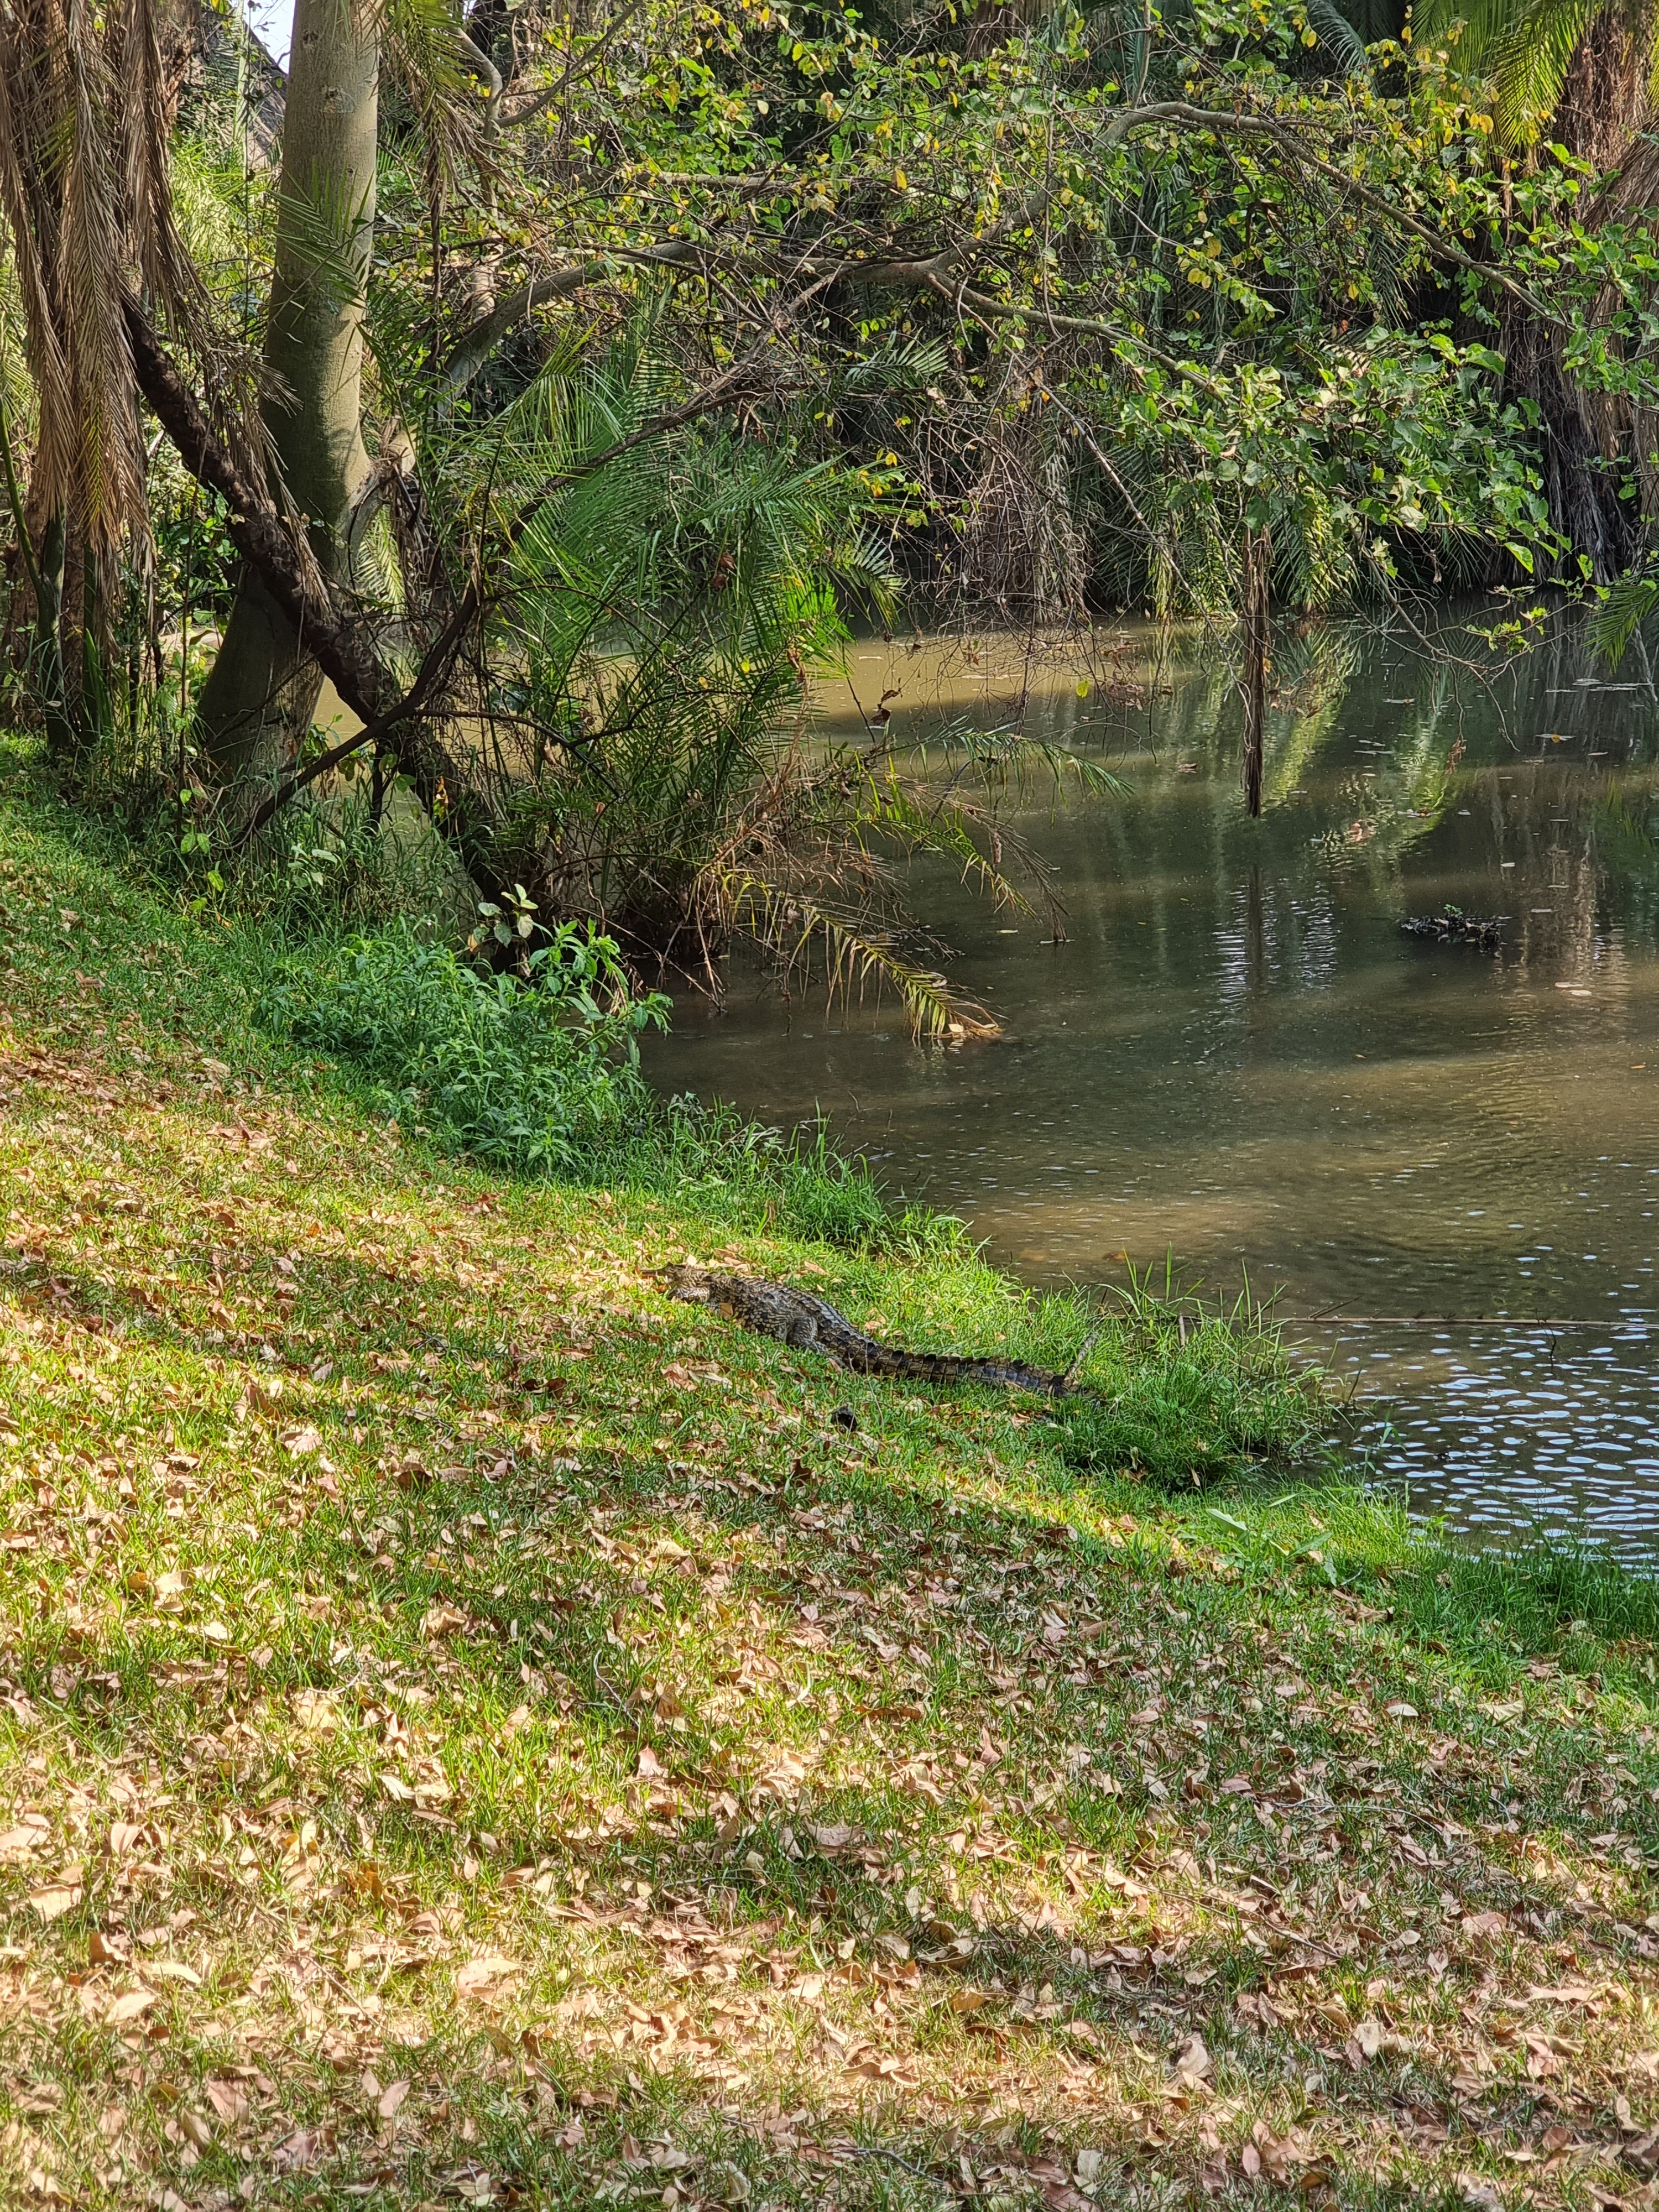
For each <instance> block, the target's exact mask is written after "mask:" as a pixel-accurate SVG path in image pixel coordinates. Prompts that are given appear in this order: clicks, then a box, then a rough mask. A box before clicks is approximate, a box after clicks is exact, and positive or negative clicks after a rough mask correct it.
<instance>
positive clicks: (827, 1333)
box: [657, 1265, 1100, 1398]
mask: <svg viewBox="0 0 1659 2212" xmlns="http://www.w3.org/2000/svg"><path fill="white" fill-rule="evenodd" d="M657 1273H659V1276H660V1277H661V1278H662V1279H664V1280H665V1282H666V1283H667V1285H668V1295H669V1296H670V1297H672V1298H681V1299H684V1301H685V1303H686V1304H689V1305H707V1306H713V1307H714V1309H715V1310H717V1311H718V1312H720V1313H722V1314H724V1315H726V1316H727V1318H728V1319H730V1320H732V1321H738V1322H742V1323H743V1325H744V1328H752V1329H753V1330H754V1331H755V1332H756V1334H757V1335H760V1336H775V1337H776V1339H777V1340H778V1341H779V1343H781V1344H787V1345H789V1346H793V1348H794V1349H795V1350H796V1351H798V1352H823V1353H824V1354H825V1355H826V1356H827V1357H828V1358H831V1359H834V1360H836V1361H838V1362H839V1363H840V1364H841V1365H842V1366H843V1367H848V1368H851V1369H852V1370H853V1371H854V1373H855V1374H859V1375H892V1376H902V1377H904V1378H905V1379H906V1380H907V1381H910V1382H915V1383H988V1384H989V1385H991V1386H992V1387H993V1388H994V1389H1002V1390H1030V1391H1031V1392H1033V1393H1034V1394H1035V1395H1036V1396H1038V1397H1040V1398H1069V1397H1071V1396H1073V1395H1075V1393H1076V1391H1077V1389H1078V1383H1077V1376H1078V1370H1079V1368H1080V1367H1081V1366H1082V1364H1083V1362H1084V1360H1085V1358H1087V1357H1088V1355H1089V1353H1090V1352H1091V1350H1092V1349H1093V1346H1094V1345H1095V1343H1096V1340H1097V1338H1098V1336H1099V1334H1100V1332H1099V1331H1098V1330H1097V1331H1096V1332H1095V1334H1094V1335H1093V1336H1091V1338H1090V1339H1089V1340H1088V1342H1087V1343H1086V1344H1085V1346H1083V1348H1082V1350H1081V1351H1080V1352H1079V1353H1078V1355H1077V1358H1075V1359H1074V1360H1073V1362H1072V1364H1071V1365H1070V1366H1069V1367H1068V1368H1066V1370H1065V1371H1064V1373H1063V1374H1062V1373H1060V1372H1057V1371H1056V1370H1054V1369H1053V1368H1048V1367H1031V1366H1028V1365H1027V1364H1026V1363H1025V1361H1024V1360H1023V1359H998V1358H987V1359H978V1358H969V1356H967V1355H966V1354H964V1353H962V1352H911V1351H909V1350H908V1349H907V1347H906V1346H903V1345H902V1344H882V1343H879V1342H878V1340H877V1339H876V1338H874V1337H873V1336H866V1334H865V1333H864V1331H863V1330H862V1329H861V1328H854V1326H853V1324H852V1322H850V1321H848V1318H847V1316H846V1315H845V1314H842V1313H837V1312H836V1309H835V1307H834V1306H832V1305H831V1304H829V1300H828V1299H827V1298H820V1297H814V1296H813V1294H812V1292H811V1291H798V1290H795V1289H794V1288H793V1286H792V1285H789V1284H787V1283H769V1282H766V1281H764V1280H763V1279H762V1278H761V1277H759V1276H757V1275H717V1274H714V1273H710V1271H709V1270H708V1268H706V1267H695V1266H689V1265H688V1266H684V1267H662V1268H659V1269H658V1270H657Z"/></svg>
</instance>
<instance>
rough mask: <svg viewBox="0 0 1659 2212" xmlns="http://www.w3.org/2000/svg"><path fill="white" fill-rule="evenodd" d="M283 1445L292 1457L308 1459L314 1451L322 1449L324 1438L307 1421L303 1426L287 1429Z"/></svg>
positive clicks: (284, 1433)
mask: <svg viewBox="0 0 1659 2212" xmlns="http://www.w3.org/2000/svg"><path fill="white" fill-rule="evenodd" d="M282 1446H283V1450H284V1451H285V1452H286V1453H287V1454H288V1455H289V1458H290V1459H307V1458H308V1457H309V1456H310V1455H311V1454H312V1453H313V1452H318V1451H321V1449H322V1448H323V1439H322V1437H321V1436H320V1435H319V1432H318V1431H317V1430H316V1429H314V1428H313V1426H312V1425H311V1423H310V1422H309V1421H307V1423H306V1425H305V1426H304V1427H303V1428H300V1429H285V1430H284V1431H283V1436H282Z"/></svg>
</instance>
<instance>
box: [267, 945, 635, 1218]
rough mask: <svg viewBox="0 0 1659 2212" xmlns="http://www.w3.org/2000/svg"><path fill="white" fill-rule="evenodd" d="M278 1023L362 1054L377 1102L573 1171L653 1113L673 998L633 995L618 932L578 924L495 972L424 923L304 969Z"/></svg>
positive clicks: (497, 1153) (447, 1132)
mask: <svg viewBox="0 0 1659 2212" xmlns="http://www.w3.org/2000/svg"><path fill="white" fill-rule="evenodd" d="M270 1013H271V1016H272V1018H274V1019H275V1020H276V1021H277V1022H278V1023H280V1024H283V1025H285V1026H286V1027H287V1029H288V1030H289V1033H290V1034H291V1035H292V1036H293V1037H294V1038H295V1042H298V1043H301V1044H304V1045H310V1046H316V1047H321V1048H324V1049H325V1050H327V1051H330V1052H333V1053H337V1054H339V1055H341V1056H342V1057H343V1058H344V1059H347V1060H351V1061H353V1062H354V1063H355V1064H356V1066H359V1067H361V1068H362V1070H363V1071H364V1073H366V1074H368V1076H369V1077H370V1078H371V1079H372V1080H373V1082H374V1085H375V1101H376V1103H377V1104H378V1105H379V1106H380V1108H381V1109H382V1110H384V1111H387V1112H391V1113H395V1114H397V1115H400V1116H402V1117H404V1118H406V1119H408V1120H409V1121H411V1122H414V1123H416V1124H417V1125H419V1124H424V1125H426V1126H427V1127H429V1128H430V1129H431V1131H432V1133H434V1134H435V1136H436V1137H438V1139H440V1140H441V1142H444V1143H446V1144H450V1145H453V1146H456V1147H458V1148H460V1149H465V1151H468V1152H472V1153H474V1154H475V1155H477V1157H478V1158H481V1159H487V1160H492V1161H496V1162H499V1163H501V1164H503V1165H505V1166H507V1167H510V1168H513V1169H514V1170H517V1171H518V1172H520V1173H521V1174H529V1175H546V1174H558V1173H560V1172H562V1171H563V1170H568V1169H569V1168H570V1167H572V1166H573V1165H574V1164H575V1163H576V1162H577V1161H578V1160H579V1159H580V1158H582V1156H583V1155H584V1153H585V1152H592V1150H594V1149H595V1148H596V1147H597V1146H599V1145H600V1144H602V1143H603V1142H604V1141H605V1139H607V1138H611V1137H614V1135H615V1133H617V1130H618V1129H619V1128H621V1127H623V1125H624V1124H625V1122H626V1121H628V1120H629V1117H630V1116H635V1115H640V1114H641V1113H644V1112H647V1110H648V1104H649V1094H648V1092H647V1090H646V1088H645V1085H644V1083H643V1080H642V1079H641V1076H640V1073H639V1036H640V1032H641V1030H643V1029H645V1028H647V1026H649V1025H651V1024H657V1025H659V1026H662V1025H664V1024H665V1021H666V1015H667V1001H666V1000H663V999H659V998H647V999H636V998H634V997H633V996H631V995H630V994H629V989H628V983H627V977H626V975H625V974H624V971H623V968H622V966H621V963H620V962H619V960H618V958H617V948H616V946H615V945H613V944H612V943H611V940H610V939H608V938H605V937H601V936H599V935H597V934H596V933H594V932H593V931H592V930H591V929H583V928H580V927H578V926H577V925H575V924H574V923H566V924H563V925H562V926H561V927H559V928H557V929H556V930H555V931H554V932H553V933H552V934H551V936H550V939H549V941H548V942H547V943H545V944H544V945H540V946H539V947H538V949H537V950H536V951H533V952H532V953H530V954H529V955H528V956H527V957H526V960H525V963H524V972H523V973H522V974H517V975H491V974H489V973H487V972H481V971H480V970H479V969H477V968H475V967H472V966H471V965H469V964H468V963H466V962H465V961H464V960H462V959H460V958H459V957H457V955H456V954H455V953H454V952H453V951H450V950H449V948H448V947H447V945H434V944H429V943H425V942H422V939H421V938H420V936H419V935H418V934H417V933H416V932H415V931H414V930H413V929H411V928H410V927H406V926H405V927H402V928H394V929H392V930H390V931H388V932H386V933H385V934H383V935H381V936H378V937H359V938H355V939H349V940H348V941H347V942H346V943H345V944H344V945H341V946H340V947H339V948H338V949H337V951H334V952H333V953H332V954H331V955H327V956H325V957H321V958H320V959H319V957H318V954H317V953H316V951H309V952H307V954H306V955H303V956H301V957H298V958H296V960H295V962H294V963H293V964H292V967H291V969H290V979H289V981H288V982H287V984H286V985H285V986H283V987H281V988H279V989H278V990H277V991H276V993H275V994H273V996H272V1000H271V1004H270Z"/></svg>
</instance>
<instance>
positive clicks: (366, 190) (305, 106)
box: [198, 0, 380, 776]
mask: <svg viewBox="0 0 1659 2212" xmlns="http://www.w3.org/2000/svg"><path fill="white" fill-rule="evenodd" d="M379 76H380V45H379V40H378V38H377V36H376V34H375V31H374V26H373V20H372V17H371V15H370V13H369V11H368V7H367V6H366V4H365V0H298V5H297V7H296V9H295V18H294V50H293V61H292V65H291V69H290V73H289V87H288V102H287V110H286V114H285V118H284V122H283V167H282V182H281V204H280V209H279V212H278V216H277V232H276V274H275V277H274V280H273V283H272V286H271V296H270V321H269V325H268V328H267V331H266V337H265V361H266V363H267V366H268V367H269V368H270V369H271V370H272V372H273V374H274V379H275V380H276V392H275V394H274V396H273V397H272V398H270V399H268V400H267V402H266V404H265V410H264V411H265V420H266V423H267V426H268V428H269V429H270V435H271V442H272V444H273V446H274V447H275V450H276V461H277V465H278V468H279V470H280V472H281V476H282V480H283V484H284V485H285V486H286V489H287V492H288V495H289V499H290V500H291V501H292V502H293V504H294V506H295V507H296V508H297V509H298V510H299V512H300V513H301V514H302V515H304V516H305V517H306V519H307V523H308V526H309V529H310V535H311V543H312V547H313V551H314V552H315V554H316V556H317V558H318V560H319V562H320V564H321V565H322V567H323V568H324V570H325V572H326V573H328V574H331V575H339V574H342V573H343V567H344V562H345V535H346V524H347V520H348V518H349V514H350V512H351V508H352V506H353V503H354V502H355V501H356V498H357V496H358V495H359V493H360V492H361V491H362V487H363V484H364V482H365V480H366V479H367V477H368V472H369V460H368V453H367V451H366V449H365V447H364V445H363V435H362V353H363V336H362V321H363V299H364V293H365V291H366V289H367V284H368V264H369V257H370V254H371V252H372V249H373V242H374V157H375V142H376V132H377V125H378V99H377V87H378V81H379ZM342 260H343V262H344V264H345V273H347V274H348V275H349V278H350V280H351V281H350V283H349V288H348V287H345V286H343V285H342V282H341V276H342V269H341V266H340V264H341V262H342ZM320 685H321V678H320V676H319V673H318V671H317V670H316V668H315V666H314V665H313V664H312V663H311V662H310V661H309V659H307V655H306V652H305V647H304V641H303V640H302V639H301V636H300V635H299V634H298V632H297V631H296V630H295V628H294V626H293V624H292V623H290V622H289V619H288V617H287V615H286V614H285V613H284V612H283V610H282V608H281V607H280V606H279V605H277V604H276V601H275V600H274V599H272V598H271V596H270V592H268V591H267V590H266V588H265V586H264V584H263V582H262V581H261V580H260V579H259V578H258V575H257V574H255V573H254V572H253V571H252V569H251V568H244V569H243V571H242V574H241V577H240V581H239V583H238V586H237V591H236V599H235V603H234V606H233V607H232V610H231V615H230V621H229V623H228V626H227V628H226V631H225V638H224V643H223V644H222V647H220V650H219V653H218V656H217V658H216V660H215V662H214V665H213V670H212V672H211V674H210V676H209V678H208V680H207V683H206V684H204V687H203V690H202V696H201V701H200V704H199V708H198V720H199V726H200V730H201V734H202V739H203V744H204V751H205V753H206V757H207V758H208V761H209V762H210V764H211V765H212V767H213V768H214V769H216V772H217V773H218V774H219V775H222V776H233V775H237V774H238V773H240V772H243V771H245V770H246V769H249V768H250V767H255V768H258V767H263V766H264V765H266V764H267V763H269V762H270V760H271V759H272V757H274V756H275V755H276V754H277V753H278V752H279V750H281V749H282V744H283V741H286V742H287V744H290V745H291V744H292V743H293V742H295V741H296V740H297V738H299V737H301V736H302V735H303V734H304V732H305V731H306V729H307V727H308V726H309V725H310V721H311V716H312V714H313V709H314V708H315V706H316V702H317V694H318V691H319V689H320Z"/></svg>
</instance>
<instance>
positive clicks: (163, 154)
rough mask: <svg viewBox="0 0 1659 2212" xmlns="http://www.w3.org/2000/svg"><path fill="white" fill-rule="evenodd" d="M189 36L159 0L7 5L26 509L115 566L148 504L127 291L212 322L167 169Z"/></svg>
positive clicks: (4, 167)
mask: <svg viewBox="0 0 1659 2212" xmlns="http://www.w3.org/2000/svg"><path fill="white" fill-rule="evenodd" d="M176 45H177V42H176V40H173V41H171V42H170V40H169V35H168V33H167V26H166V24H165V21H164V19H163V18H162V16H161V14H160V13H159V11H158V9H157V6H156V4H155V0H109V4H107V5H105V6H100V7H98V8H94V7H93V6H91V5H89V4H88V0H15V4H14V5H12V6H10V7H9V8H8V9H5V10H3V11H0V218H3V235H4V240H5V243H6V244H7V245H8V246H9V250H10V256H11V259H12V263H13V266H14V273H15V283H16V288H17V295H18V299H19V301H20V304H21V312H22V321H23V331H24V350H25V355H26V358H27V363H28V368H29V372H30V376H31V378H32V380H33V386H34V390H35V397H36V421H37V434H36V444H35V452H34V459H33V467H32V469H31V472H30V481H29V498H28V503H29V509H30V513H31V516H32V518H33V519H34V520H36V521H37V522H38V521H39V520H40V519H41V518H44V517H46V516H49V515H53V514H59V515H61V514H64V513H68V514H70V515H71V516H72V517H73V519H74V523H75V526H76V532H77V533H78V535H79V537H80V538H81V540H82V544H84V546H85V549H86V550H87V552H88V555H89V556H91V557H92V559H93V560H94V562H96V563H98V564H99V565H100V567H102V568H105V569H106V571H108V570H112V568H113V562H114V557H115V555H116V553H117V550H118V548H119V546H120V544H121V543H122V541H123V539H124V538H125V536H126V534H127V533H128V532H131V531H132V530H134V529H135V528H142V527H143V522H144V513H145V510H144V449H143V439H142V436H141V433H140V426H139V419H138V410H137V392H136V386H135V385H134V381H133V374H132V364H131V356H130V353H129V350H128V344H127V337H126V331H125V323H124V319H123V314H122V302H123V300H124V298H125V296H126V295H128V294H129V293H131V291H132V290H133V289H135V288H140V289H143V291H144V292H145V293H147V294H148V295H149V298H150V301H152V303H153V305H154V306H155V308H156V309H157V310H159V312H160V313H161V314H162V315H163V316H164V317H165V318H166V319H167V320H168V321H169V322H170V323H171V324H172V325H173V327H174V329H175V331H178V332H179V334H180V335H182V336H184V337H186V338H189V337H199V336H200V335H202V334H203V332H204V325H205V301H204V295H203V293H202V290H201V287H200V285H199V283H198V281H197V276H196V275H195V272H194V270H193V269H192V267H191V261H190V258H189V256H188V254H187V253H186V252H185V249H184V246H183V245H182V243H181V242H180V240H179V232H178V228H177V226H176V224H175V223H174V221H173V206H172V196H171V191H170V186H169V179H168V137H169V132H170V131H171V128H172V124H173V110H174V106H175V102H176V98H177V92H178V85H179V60H180V58H181V55H180V53H179V52H178V51H177V50H176Z"/></svg>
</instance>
